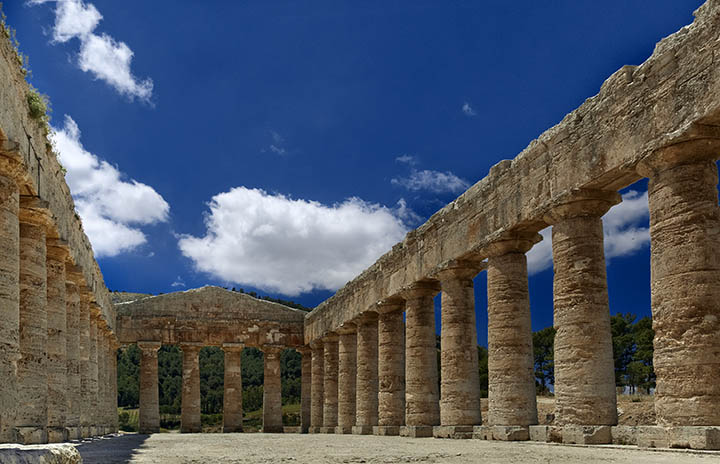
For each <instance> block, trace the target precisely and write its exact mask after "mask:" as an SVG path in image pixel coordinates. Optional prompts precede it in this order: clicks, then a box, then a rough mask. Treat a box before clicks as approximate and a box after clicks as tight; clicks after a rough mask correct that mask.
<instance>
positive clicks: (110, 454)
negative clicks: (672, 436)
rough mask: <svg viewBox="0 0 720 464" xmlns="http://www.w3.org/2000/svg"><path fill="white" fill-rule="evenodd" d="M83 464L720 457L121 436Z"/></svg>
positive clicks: (465, 444) (337, 438) (639, 462)
mask: <svg viewBox="0 0 720 464" xmlns="http://www.w3.org/2000/svg"><path fill="white" fill-rule="evenodd" d="M78 450H79V451H80V454H82V456H83V459H84V462H85V463H86V464H95V463H98V464H99V463H102V464H118V463H132V464H151V463H152V464H155V463H172V464H204V463H213V464H236V463H243V464H270V463H293V464H325V463H328V464H329V463H333V464H334V463H343V464H356V463H367V464H381V463H393V464H396V463H442V464H461V463H462V464H469V463H481V462H482V463H483V464H495V463H498V464H500V463H513V464H515V463H517V464H524V463H527V464H531V463H532V464H538V463H539V464H545V463H548V464H549V463H582V464H589V463H613V464H619V463H628V464H630V463H632V464H651V463H652V464H664V463H668V464H670V463H672V464H694V463H703V464H704V463H708V464H709V463H720V453H712V454H709V453H706V454H699V453H687V452H683V451H650V450H639V449H637V448H634V447H628V448H623V449H617V448H611V447H592V448H584V447H575V446H562V445H549V444H540V443H530V442H523V443H502V442H489V441H481V440H439V439H429V438H424V439H422V438H420V439H410V438H400V437H374V436H356V435H299V434H297V435H296V434H285V435H281V434H259V433H258V434H249V433H248V434H225V435H223V434H183V435H180V434H178V433H164V434H156V435H152V436H149V437H148V436H144V435H125V436H122V437H117V438H112V439H103V440H97V441H93V442H92V443H87V444H83V445H80V446H79V447H78Z"/></svg>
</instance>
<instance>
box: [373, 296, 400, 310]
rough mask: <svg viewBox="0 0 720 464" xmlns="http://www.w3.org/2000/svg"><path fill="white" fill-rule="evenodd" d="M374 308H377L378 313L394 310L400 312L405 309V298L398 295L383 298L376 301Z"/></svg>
mask: <svg viewBox="0 0 720 464" xmlns="http://www.w3.org/2000/svg"><path fill="white" fill-rule="evenodd" d="M375 309H377V312H378V314H387V313H394V312H396V311H400V312H402V311H404V310H405V300H403V299H402V298H400V297H396V298H385V299H384V300H380V301H378V302H377V303H376V305H375Z"/></svg>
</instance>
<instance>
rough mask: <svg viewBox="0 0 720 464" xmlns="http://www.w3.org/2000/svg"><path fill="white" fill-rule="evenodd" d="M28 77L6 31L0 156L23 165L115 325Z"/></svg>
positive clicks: (26, 181) (30, 186)
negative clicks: (31, 102) (34, 112)
mask: <svg viewBox="0 0 720 464" xmlns="http://www.w3.org/2000/svg"><path fill="white" fill-rule="evenodd" d="M29 90H30V89H29V86H28V84H27V82H26V81H25V75H24V73H23V72H22V68H21V65H20V63H19V61H18V56H17V54H16V52H15V49H14V47H13V45H12V43H11V42H10V39H9V38H8V37H7V36H6V35H5V34H0V156H7V157H14V158H17V159H18V160H20V162H21V164H22V165H23V171H24V173H23V181H22V182H21V185H20V186H19V187H20V195H27V196H30V197H36V198H37V199H38V200H39V201H37V202H36V203H37V204H38V205H42V206H43V207H47V209H48V210H49V212H50V216H51V218H52V220H53V222H54V230H53V231H50V233H49V234H48V238H58V239H60V240H61V241H62V242H61V243H65V244H66V245H67V247H68V249H69V252H70V259H71V261H72V262H73V263H74V264H75V266H76V268H75V269H72V270H71V273H73V274H75V275H76V276H77V277H78V278H79V280H81V281H83V285H86V286H87V290H88V291H89V292H90V293H91V297H92V300H93V301H94V302H95V303H97V305H98V306H99V307H100V308H101V313H102V315H103V318H104V319H105V321H106V322H107V324H108V326H109V327H110V328H111V329H112V328H114V327H115V311H114V308H113V306H112V304H111V303H110V297H109V293H108V290H107V288H106V287H105V283H104V281H103V277H102V273H101V272H100V267H99V266H98V264H97V262H96V261H95V257H94V254H93V250H92V247H91V245H90V241H89V240H88V238H87V236H86V235H85V232H84V231H83V227H82V222H81V220H80V217H79V216H78V215H77V213H76V212H75V204H74V202H73V199H72V196H71V195H70V189H69V187H68V185H67V183H66V182H65V176H64V171H63V169H62V167H61V166H60V164H59V162H58V160H57V158H56V156H55V154H54V153H53V152H52V151H51V150H50V149H49V145H48V141H47V138H46V136H45V129H44V127H43V124H42V123H41V122H39V121H37V120H35V119H32V118H31V117H30V115H29V110H28V102H27V95H28V91H29Z"/></svg>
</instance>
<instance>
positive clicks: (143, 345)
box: [137, 341, 162, 354]
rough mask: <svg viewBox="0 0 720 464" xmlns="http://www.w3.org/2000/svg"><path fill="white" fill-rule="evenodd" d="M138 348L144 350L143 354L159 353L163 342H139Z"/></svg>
mask: <svg viewBox="0 0 720 464" xmlns="http://www.w3.org/2000/svg"><path fill="white" fill-rule="evenodd" d="M137 346H138V348H140V350H142V352H143V353H149V354H152V353H157V351H158V350H159V349H160V347H161V346H162V342H154V341H139V342H137Z"/></svg>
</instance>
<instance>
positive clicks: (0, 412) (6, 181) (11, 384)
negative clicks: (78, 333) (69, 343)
mask: <svg viewBox="0 0 720 464" xmlns="http://www.w3.org/2000/svg"><path fill="white" fill-rule="evenodd" d="M0 161H6V159H5V158H4V157H0ZM7 176H8V172H7V169H6V166H5V163H3V164H2V171H0V256H2V259H0V379H3V380H2V381H0V443H7V442H13V441H15V414H16V407H17V405H18V400H19V396H18V390H17V363H18V360H19V359H20V340H19V337H20V287H19V285H20V223H19V222H18V214H19V208H20V196H19V192H18V186H17V182H16V181H15V180H14V178H13V176H10V177H7Z"/></svg>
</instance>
